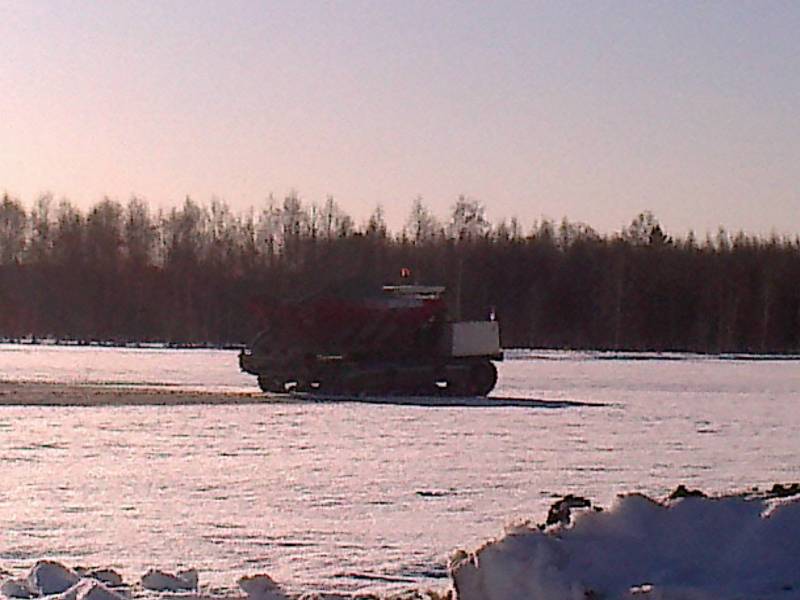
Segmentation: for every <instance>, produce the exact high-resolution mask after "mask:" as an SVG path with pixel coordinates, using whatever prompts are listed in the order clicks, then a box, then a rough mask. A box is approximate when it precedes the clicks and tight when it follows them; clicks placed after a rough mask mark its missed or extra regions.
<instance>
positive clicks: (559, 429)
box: [0, 345, 800, 594]
mask: <svg viewBox="0 0 800 600" xmlns="http://www.w3.org/2000/svg"><path fill="white" fill-rule="evenodd" d="M642 358H645V359H646V360H642ZM751 358H752V357H728V358H726V359H725V360H719V359H715V358H706V357H700V356H692V355H669V356H663V357H660V356H655V355H649V356H641V355H635V356H620V355H613V354H604V353H570V352H527V351H525V352H512V353H511V355H510V360H507V361H505V362H503V363H500V364H499V372H500V381H499V385H498V387H497V389H496V390H495V392H494V393H493V396H494V397H496V398H500V399H502V398H526V399H530V400H532V401H533V402H532V403H531V406H530V407H528V408H521V407H518V406H503V407H497V408H494V407H489V408H486V407H475V406H469V405H464V406H453V407H447V408H432V407H428V406H413V405H412V406H402V405H397V404H394V403H393V401H392V400H390V399H387V400H386V403H385V404H366V403H358V402H314V403H306V402H297V401H288V402H287V401H265V402H264V403H263V404H253V405H235V406H233V405H230V406H225V405H215V406H202V405H201V406H175V407H169V406H138V407H136V406H104V407H97V408H67V407H64V408H54V407H46V408H45V407H32V406H29V407H25V406H6V407H0V468H1V469H2V471H0V472H2V474H3V486H2V487H0V531H1V532H2V537H0V567H2V568H5V569H8V570H9V571H12V572H13V573H15V574H18V573H20V572H22V571H25V570H27V569H28V568H29V567H30V566H31V565H32V564H33V563H34V562H36V560H38V559H40V558H44V557H48V558H54V559H56V560H58V561H60V562H62V563H64V564H67V565H102V566H109V567H113V568H115V569H116V570H118V571H119V572H120V573H122V574H123V575H124V576H125V578H126V580H133V579H136V578H138V577H140V576H141V574H142V573H145V572H146V571H147V570H148V569H149V568H151V567H157V568H161V569H165V570H166V571H173V572H174V571H178V570H180V569H184V568H189V567H196V568H197V569H198V570H199V572H200V578H201V581H202V582H205V584H206V585H208V586H211V587H212V588H214V589H217V590H223V591H224V590H228V591H230V592H236V593H237V594H238V593H240V592H239V590H238V587H237V586H236V581H238V579H239V578H241V577H242V576H244V575H253V574H257V573H269V575H270V576H271V577H272V578H273V579H274V580H275V581H276V582H278V583H279V584H280V585H281V586H282V587H283V588H284V589H286V590H288V591H290V592H300V591H308V590H326V591H343V592H344V591H349V592H353V591H361V592H366V591H379V592H386V591H390V590H399V589H408V588H416V587H422V588H442V587H446V586H447V585H448V579H447V563H448V559H449V557H450V555H451V554H452V552H453V551H454V550H455V549H456V548H467V549H469V548H476V547H478V546H479V545H480V544H481V543H482V542H483V541H484V540H486V539H489V538H492V537H495V536H496V535H497V533H498V531H501V530H502V527H503V525H504V524H506V523H509V522H513V521H519V520H525V519H531V520H534V521H537V520H542V519H543V515H545V514H546V513H547V509H548V507H549V506H550V504H551V503H552V502H553V500H554V498H556V497H559V496H561V495H563V494H566V493H570V492H571V493H574V494H579V495H582V496H586V497H589V498H591V499H592V500H593V501H595V502H596V503H598V504H600V505H602V506H606V507H608V506H611V505H612V503H613V500H614V498H615V497H616V495H617V494H618V493H620V492H628V491H637V492H642V493H646V494H648V495H651V496H653V497H663V496H664V495H665V494H666V493H668V492H669V491H670V490H672V489H674V488H675V486H676V485H677V484H678V483H685V484H687V485H688V486H689V487H695V488H701V489H704V490H705V491H707V492H716V493H724V492H727V491H730V490H741V489H749V488H750V487H751V486H761V487H762V488H763V487H769V486H771V485H772V483H774V482H791V481H798V480H800V464H798V461H797V451H798V443H797V431H798V430H800V406H798V402H797V399H798V397H800V362H799V361H797V360H783V359H781V360H778V359H770V360H751ZM0 379H4V380H6V381H50V382H64V383H67V382H69V383H75V382H83V383H100V384H108V385H148V386H167V387H169V388H170V389H174V390H176V391H180V390H183V389H207V390H208V389H210V390H215V391H219V392H220V393H222V392H224V391H240V390H247V389H249V390H254V389H255V381H254V378H252V377H250V376H248V375H244V374H241V373H239V372H238V367H237V364H236V352H233V351H214V350H160V349H113V348H92V347H66V348H65V347H41V346H39V347H33V346H13V345H0Z"/></svg>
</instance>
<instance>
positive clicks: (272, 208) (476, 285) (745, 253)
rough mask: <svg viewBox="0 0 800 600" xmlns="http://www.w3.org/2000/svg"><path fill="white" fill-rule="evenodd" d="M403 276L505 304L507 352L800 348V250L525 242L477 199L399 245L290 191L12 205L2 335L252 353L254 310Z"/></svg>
mask: <svg viewBox="0 0 800 600" xmlns="http://www.w3.org/2000/svg"><path fill="white" fill-rule="evenodd" d="M403 267H409V268H411V269H412V273H413V275H412V278H414V279H415V281H416V282H417V283H426V284H444V285H447V286H448V289H449V292H448V293H449V294H451V296H453V297H452V298H451V302H452V305H453V306H454V307H456V310H459V309H460V316H461V317H462V318H485V317H486V315H487V313H488V311H489V310H490V309H491V308H492V307H493V308H494V310H495V312H496V314H497V318H498V319H499V321H500V324H501V329H502V337H503V344H504V345H505V346H506V347H539V348H545V347H549V348H594V349H627V350H684V351H698V352H777V353H787V352H797V351H799V350H800V242H799V241H798V239H797V238H795V239H786V238H777V237H772V238H769V239H763V238H758V237H753V236H749V235H745V234H743V233H739V234H736V235H729V234H727V233H726V232H724V231H719V232H718V233H717V234H715V235H714V236H710V237H707V238H705V239H702V240H699V241H698V240H696V239H695V238H694V236H693V235H692V234H688V235H686V236H684V237H682V238H678V237H675V238H673V237H670V236H669V235H667V233H666V232H664V231H663V230H662V228H661V227H660V226H659V224H658V222H657V221H656V219H655V218H654V217H653V216H652V215H651V214H649V213H643V214H642V215H639V216H638V217H636V218H635V219H634V220H633V222H632V223H631V225H630V226H629V227H627V228H625V229H624V230H622V231H620V232H618V233H615V234H610V235H600V234H598V233H597V232H595V231H594V230H592V229H591V228H590V227H588V226H586V225H582V224H575V223H570V222H567V221H562V222H561V223H560V224H554V223H552V222H550V221H547V220H543V221H540V222H537V223H535V224H534V225H533V226H531V227H530V228H524V227H522V226H521V225H520V224H519V223H518V222H517V221H516V220H513V219H512V220H511V221H510V222H502V223H495V224H491V223H489V222H487V220H486V219H485V218H484V213H483V209H482V206H481V205H480V204H479V203H477V202H475V201H471V200H468V199H464V198H461V199H459V200H458V202H457V203H456V204H455V206H454V207H453V210H452V214H451V215H450V216H449V217H448V219H447V220H446V222H440V221H438V220H437V219H436V218H435V217H434V216H433V215H431V213H430V212H429V211H428V210H427V209H426V207H425V205H424V204H423V202H422V201H421V200H417V201H415V202H414V203H413V206H412V208H411V211H410V214H409V217H408V221H407V224H406V226H405V227H404V228H403V231H401V232H396V233H391V232H389V231H387V228H386V225H385V223H384V221H383V217H382V212H381V210H380V209H376V211H375V212H374V213H373V215H372V216H371V217H370V219H369V221H368V222H366V223H364V224H360V225H359V224H355V223H354V222H353V220H352V219H351V218H350V217H349V216H348V215H347V214H345V213H344V212H343V211H342V210H341V209H340V208H339V206H338V205H337V204H336V202H334V201H333V200H332V199H328V200H327V201H326V202H324V203H322V204H319V205H317V204H309V203H303V202H301V200H300V199H299V198H298V197H297V196H296V195H294V194H290V195H289V196H287V197H286V198H284V199H282V200H280V201H276V200H274V199H272V200H271V201H269V202H267V203H265V207H264V208H262V209H259V210H250V211H247V212H244V213H233V212H231V211H230V210H229V208H228V207H227V206H226V205H225V204H224V203H223V202H219V201H213V202H211V204H210V205H200V204H197V203H195V202H193V201H192V200H190V199H187V200H186V201H185V203H184V204H183V206H182V207H181V208H176V209H172V210H169V211H166V212H164V211H158V212H154V211H153V210H151V209H150V208H149V207H148V206H147V205H146V204H145V203H144V202H142V201H140V200H137V199H132V200H130V201H129V202H128V203H127V204H124V205H123V204H120V203H117V202H115V201H111V200H107V199H106V200H103V201H102V202H99V203H98V204H96V205H95V206H94V207H93V208H92V209H91V210H88V211H86V212H82V211H80V210H77V209H76V208H75V207H74V206H72V205H71V204H70V203H69V202H68V201H59V202H56V201H54V200H53V199H52V198H51V197H50V196H43V197H41V198H39V199H38V200H37V201H36V202H35V203H34V204H33V206H32V207H31V209H30V210H26V209H25V207H24V206H23V205H22V204H21V203H20V202H19V201H18V200H16V199H14V198H10V197H9V196H8V195H6V196H4V197H3V198H2V201H0V337H3V338H6V339H21V338H31V337H37V338H42V337H50V338H57V339H70V340H84V341H90V340H96V341H112V342H119V343H123V342H125V343H127V342H145V341H162V342H171V343H177V344H207V343H210V344H240V343H245V342H247V341H249V339H250V338H251V337H252V336H253V335H254V334H255V333H256V331H257V330H258V327H259V323H258V320H257V317H255V316H254V315H253V313H252V311H251V310H250V308H251V304H252V302H253V299H254V298H256V297H259V296H260V297H266V298H275V299H280V298H284V299H285V298H302V297H304V296H309V295H312V294H316V293H320V291H322V290H325V289H327V288H330V287H332V286H333V287H335V286H337V285H338V286H339V288H340V290H342V289H344V290H346V291H347V292H349V293H354V294H357V293H361V292H362V291H367V290H370V288H373V289H374V288H377V287H378V286H379V285H381V284H383V283H387V282H392V281H394V282H396V279H397V274H398V273H399V272H400V269H401V268H403ZM459 289H460V290H461V294H460V302H459V301H458V299H456V298H455V295H456V290H459ZM459 305H460V306H459Z"/></svg>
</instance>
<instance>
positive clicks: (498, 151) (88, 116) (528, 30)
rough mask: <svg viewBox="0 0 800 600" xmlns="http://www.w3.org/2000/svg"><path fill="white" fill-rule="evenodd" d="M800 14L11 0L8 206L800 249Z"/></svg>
mask: <svg viewBox="0 0 800 600" xmlns="http://www.w3.org/2000/svg"><path fill="white" fill-rule="evenodd" d="M798 32H800V3H798V2H795V1H777V0H764V1H759V2H756V1H744V0H743V1H733V0H731V1H720V2H701V1H690V2H679V1H674V2H648V1H640V0H631V1H625V0H615V1H610V2H606V1H600V0H592V1H587V2H557V1H551V2H535V1H530V0H527V1H520V2H502V1H498V2H470V1H458V2H446V1H437V2H429V1H415V0H404V1H402V2H388V1H387V2H383V1H342V2H305V1H289V0H287V1H285V2H267V1H243V0H242V1H236V0H230V1H228V0H225V1H223V0H218V1H217V0H215V1H211V0H180V1H179V0H167V1H164V2H140V1H138V0H137V1H134V0H114V1H113V2H96V1H82V0H70V1H66V0H64V1H49V2H48V1H37V0H30V1H26V0H0V192H2V191H7V192H8V193H10V194H12V195H13V196H16V197H19V198H20V199H21V200H22V201H23V202H24V203H26V204H27V205H30V204H31V203H32V202H33V200H34V199H35V197H36V196H37V195H39V194H40V193H42V192H46V191H50V192H52V193H53V194H54V195H55V196H56V197H57V198H60V197H62V196H66V197H68V198H69V199H70V200H71V201H72V202H73V203H74V204H76V205H77V206H79V207H82V208H86V207H89V206H91V205H93V204H95V203H96V202H97V201H99V200H100V199H101V198H102V197H103V196H104V195H108V196H110V197H111V198H114V199H116V200H119V201H123V202H124V201H126V200H127V199H128V198H129V197H130V196H131V195H132V194H136V195H139V196H140V197H143V198H144V199H146V200H147V201H148V202H150V203H151V204H152V205H153V206H155V207H162V208H168V207H171V206H174V205H178V204H181V203H182V201H183V199H184V197H185V196H186V195H187V194H188V195H191V196H192V197H193V198H194V199H195V200H197V201H199V202H207V201H209V200H210V199H211V197H212V196H216V197H219V198H222V199H224V200H225V201H227V202H228V203H229V204H230V205H231V207H232V208H234V209H235V210H241V209H244V208H246V207H249V206H256V207H258V206H259V205H260V204H261V202H262V201H263V200H264V198H265V197H266V196H267V194H269V193H270V192H274V193H275V194H276V196H277V197H278V198H280V197H282V196H283V195H284V194H285V193H287V192H289V191H290V190H292V189H295V190H297V191H298V192H299V194H300V196H301V198H303V199H304V200H306V201H309V202H310V201H316V202H319V203H321V202H323V201H324V200H325V197H326V196H327V195H329V194H332V195H333V196H334V197H335V198H336V200H337V202H339V203H340V205H341V206H342V208H343V209H345V210H346V211H347V212H349V213H350V214H351V215H353V216H354V217H355V218H356V221H362V220H365V219H366V218H367V216H368V215H369V213H370V212H372V210H373V208H374V207H375V205H376V204H378V203H380V204H382V205H383V207H384V210H385V213H386V218H387V222H388V224H389V226H390V227H391V228H392V229H395V230H397V229H399V228H400V227H401V226H402V224H403V222H404V220H405V218H406V216H407V215H408V212H409V210H410V207H411V204H412V201H413V199H414V198H415V197H417V196H418V195H421V196H422V197H423V198H424V201H425V203H426V204H427V206H429V207H430V208H431V210H432V211H433V212H434V213H436V214H438V215H439V216H441V217H444V216H446V215H447V213H448V211H449V208H450V207H451V206H452V205H453V204H454V203H455V201H456V199H457V197H458V195H459V194H464V195H466V196H468V197H470V198H474V199H477V200H480V201H482V202H483V203H484V204H485V205H486V208H487V216H488V217H489V218H490V219H491V220H492V221H499V220H500V219H502V218H503V217H511V216H515V215H516V216H517V217H519V218H520V219H521V220H522V221H523V223H526V224H527V223H531V222H533V221H534V220H535V219H539V218H541V217H543V216H545V217H550V218H553V219H560V218H561V217H563V216H566V217H568V218H569V219H570V220H573V221H583V222H586V223H588V224H589V225H591V226H593V227H595V228H596V229H598V230H600V231H603V232H610V231H616V230H619V229H620V228H621V227H622V226H623V225H625V224H627V223H629V222H630V220H631V219H632V217H633V216H635V215H636V214H637V213H639V212H641V211H642V210H651V211H653V212H654V213H655V214H656V216H657V217H658V218H659V220H660V221H661V223H662V224H663V225H664V227H665V229H667V230H668V231H670V232H673V233H676V234H681V233H685V232H686V231H688V230H689V229H694V230H695V231H696V232H698V233H703V232H705V231H711V232H713V231H716V229H717V226H719V225H723V226H725V227H726V228H728V229H730V230H738V229H744V230H745V231H748V232H751V233H758V234H769V233H770V232H771V231H772V230H775V231H776V232H778V233H781V234H795V233H797V232H798V231H800V112H798V107H800V34H798Z"/></svg>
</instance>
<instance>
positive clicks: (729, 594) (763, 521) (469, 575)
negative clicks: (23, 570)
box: [0, 485, 800, 600]
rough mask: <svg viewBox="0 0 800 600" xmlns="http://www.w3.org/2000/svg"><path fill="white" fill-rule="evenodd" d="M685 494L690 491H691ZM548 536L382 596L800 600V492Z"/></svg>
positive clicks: (559, 521)
mask: <svg viewBox="0 0 800 600" xmlns="http://www.w3.org/2000/svg"><path fill="white" fill-rule="evenodd" d="M682 491H683V492H686V490H685V489H684V490H682ZM560 504H561V506H560V507H558V508H559V510H555V509H556V506H557V505H556V506H554V507H553V509H551V511H550V514H548V519H547V524H544V525H538V526H536V525H531V524H520V525H517V526H513V527H509V529H508V531H507V532H506V534H505V536H504V537H502V538H501V539H499V540H497V541H493V542H489V543H486V544H484V545H483V546H482V547H480V548H479V549H478V550H477V551H475V552H474V553H470V554H467V553H466V552H463V551H460V552H458V553H456V554H454V556H453V557H452V558H451V562H450V573H451V577H452V582H451V583H452V585H450V586H447V589H441V590H438V591H429V592H425V591H423V590H419V591H416V592H406V593H401V594H389V595H381V597H383V598H390V597H391V598H396V599H398V600H399V599H404V600H413V599H417V600H420V599H440V598H451V597H452V598H456V599H457V600H519V599H526V600H587V599H593V600H601V599H602V600H624V599H629V600H634V599H637V598H638V599H641V600H648V599H649V600H734V599H741V600H755V599H759V600H796V599H797V598H800V571H798V569H797V561H798V557H800V486H797V485H793V486H791V487H783V486H779V485H776V486H774V487H773V489H772V490H771V491H770V492H760V493H753V492H748V493H743V494H739V495H728V496H725V497H716V498H708V497H705V496H701V495H699V494H697V493H696V492H694V493H692V492H690V493H689V494H686V493H684V494H682V495H681V496H680V497H678V496H677V495H673V496H672V497H670V498H669V499H667V500H665V501H663V502H657V501H655V500H652V499H650V498H648V497H646V496H642V495H638V494H630V495H625V496H621V497H619V498H618V499H617V500H616V501H615V503H614V505H613V506H612V508H611V509H610V510H607V511H603V510H602V509H599V508H597V507H592V506H590V502H587V501H586V499H582V498H574V497H569V498H565V499H564V500H563V501H562V502H561V503H560ZM0 579H2V582H1V583H0V596H4V597H5V598H8V599H9V600H12V599H26V600H27V599H30V598H40V597H41V598H43V597H48V598H53V599H54V600H127V599H129V598H139V599H142V600H145V599H148V598H155V597H158V598H161V599H164V598H169V597H170V596H172V597H174V598H176V599H180V600H187V599H193V600H194V599H198V600H199V599H203V600H212V599H215V598H216V599H220V600H222V599H225V600H289V599H290V598H303V599H308V600H311V599H312V598H313V599H319V600H333V599H335V598H340V599H341V598H356V597H360V598H377V597H378V596H377V595H375V596H373V595H369V596H366V595H360V594H346V593H345V594H318V593H313V592H311V593H302V592H295V593H289V592H287V591H286V590H284V589H283V588H282V586H281V585H280V584H279V583H277V582H275V581H274V580H273V579H272V578H271V577H270V576H269V575H266V574H260V575H247V576H244V577H242V578H240V579H239V580H238V587H239V590H238V591H234V590H232V589H230V588H229V589H227V590H224V589H214V588H211V587H209V586H207V585H200V579H199V574H198V572H197V571H196V570H194V569H188V570H184V571H179V572H177V573H175V574H171V573H167V572H164V571H160V570H157V569H150V570H148V571H147V573H145V574H144V575H143V576H142V577H141V578H140V579H139V580H138V581H135V582H132V583H126V582H125V581H124V580H123V578H122V577H121V576H120V575H119V573H117V572H116V571H115V570H113V569H109V568H100V569H97V568H95V569H87V568H76V569H70V568H68V567H65V566H64V565H62V564H59V563H56V562H52V561H39V562H37V563H36V564H35V565H34V566H33V567H32V568H31V569H30V570H29V572H28V573H27V574H25V575H19V574H17V575H16V576H15V574H14V573H11V572H2V573H0Z"/></svg>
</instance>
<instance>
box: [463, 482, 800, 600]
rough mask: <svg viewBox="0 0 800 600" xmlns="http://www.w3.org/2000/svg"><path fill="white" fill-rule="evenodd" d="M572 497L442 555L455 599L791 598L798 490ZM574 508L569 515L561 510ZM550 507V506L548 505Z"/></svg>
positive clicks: (798, 574)
mask: <svg viewBox="0 0 800 600" xmlns="http://www.w3.org/2000/svg"><path fill="white" fill-rule="evenodd" d="M682 492H683V493H678V494H676V495H674V497H671V498H670V499H668V500H666V501H664V502H656V501H654V500H652V499H650V498H647V497H645V496H642V495H639V494H631V495H627V496H621V497H620V498H618V500H617V502H616V503H615V505H614V506H613V507H612V509H611V510H609V511H598V510H596V509H593V508H591V507H590V506H587V505H588V503H586V502H580V501H575V499H574V498H573V501H571V502H569V503H567V506H566V509H564V506H563V505H562V506H561V507H559V508H558V509H556V510H554V511H551V515H550V518H549V519H548V521H549V522H550V523H552V524H550V525H547V526H539V527H532V526H530V525H524V526H519V527H516V528H513V529H511V530H509V531H508V532H507V533H506V535H505V536H504V537H503V538H502V539H500V540H497V541H493V542H490V543H488V544H486V545H484V546H483V547H481V548H480V549H478V550H477V551H476V552H474V553H472V554H466V553H464V552H460V553H459V554H457V555H456V556H455V557H454V558H453V560H452V561H451V575H452V578H453V585H454V587H455V590H456V595H457V598H458V600H518V599H520V598H526V599H529V600H538V599H546V600H562V599H563V600H573V599H574V600H578V599H580V600H587V599H588V598H596V599H599V598H602V599H604V600H610V599H612V598H620V599H623V598H641V599H642V600H646V599H650V600H668V599H676V600H677V599H682V600H711V599H714V600H717V599H726V600H727V599H734V598H742V599H754V598H759V599H763V600H772V599H776V600H778V599H780V600H788V599H800V489H798V488H797V487H796V486H793V487H792V488H782V487H780V486H776V487H775V488H773V492H772V493H768V494H761V495H757V496H754V495H750V496H745V495H739V496H726V497H720V498H708V497H705V496H702V495H699V494H697V493H688V492H687V491H686V490H685V488H683V489H682ZM575 506H586V507H585V508H579V509H577V511H578V512H577V515H575V517H574V518H571V517H572V515H571V511H570V509H571V508H572V509H573V511H574V510H575V509H574V508H573V507H575ZM554 508H556V507H554Z"/></svg>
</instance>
